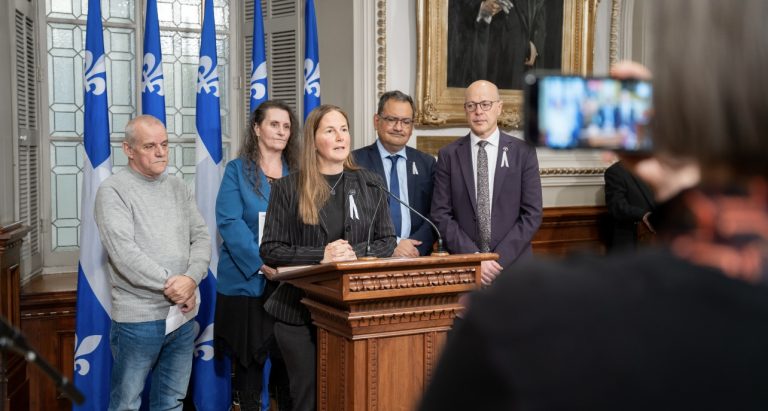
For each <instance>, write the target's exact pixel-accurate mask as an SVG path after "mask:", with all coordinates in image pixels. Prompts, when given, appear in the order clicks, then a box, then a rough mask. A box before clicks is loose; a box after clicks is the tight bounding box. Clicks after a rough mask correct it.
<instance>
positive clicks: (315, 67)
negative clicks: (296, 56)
mask: <svg viewBox="0 0 768 411" xmlns="http://www.w3.org/2000/svg"><path fill="white" fill-rule="evenodd" d="M304 10H305V11H304V35H305V39H304V120H305V121H306V120H307V116H309V112H310V111H312V110H313V109H314V108H315V107H317V106H319V105H320V52H319V50H318V48H317V22H316V21H315V4H314V2H313V0H307V4H306V7H305V9H304Z"/></svg>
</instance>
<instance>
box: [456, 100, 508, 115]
mask: <svg viewBox="0 0 768 411" xmlns="http://www.w3.org/2000/svg"><path fill="white" fill-rule="evenodd" d="M498 102H499V101H498V100H496V101H490V100H484V101H481V102H479V103H476V102H474V101H467V102H466V103H464V110H467V111H469V112H472V111H475V110H476V109H477V106H480V108H481V109H483V111H488V110H490V109H491V107H493V103H498Z"/></svg>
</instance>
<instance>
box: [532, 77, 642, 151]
mask: <svg viewBox="0 0 768 411" xmlns="http://www.w3.org/2000/svg"><path fill="white" fill-rule="evenodd" d="M651 99H652V90H651V84H650V83H649V82H647V81H641V80H616V79H612V78H607V77H578V76H533V75H530V76H528V77H526V133H525V134H526V138H527V139H528V140H529V141H531V142H532V143H534V144H535V145H538V146H545V147H549V148H554V149H572V148H591V149H595V148H602V149H612V150H622V151H650V150H651V149H652V147H651V138H650V135H649V130H648V124H649V121H650V117H651Z"/></svg>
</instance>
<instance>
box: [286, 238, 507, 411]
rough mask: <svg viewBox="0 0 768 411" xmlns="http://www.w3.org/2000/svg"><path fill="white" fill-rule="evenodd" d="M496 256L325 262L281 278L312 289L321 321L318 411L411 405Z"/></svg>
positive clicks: (311, 304) (312, 304) (312, 307)
mask: <svg viewBox="0 0 768 411" xmlns="http://www.w3.org/2000/svg"><path fill="white" fill-rule="evenodd" d="M495 259H498V255H497V254H492V253H488V254H462V255H449V256H443V257H419V258H383V259H375V260H358V261H351V262H343V263H332V264H320V265H314V266H309V267H304V268H300V269H295V270H292V271H286V270H285V269H281V270H280V272H279V274H277V276H276V277H275V279H279V280H282V281H288V282H290V283H291V284H293V285H295V286H296V287H299V288H301V289H303V290H305V291H306V292H307V294H308V296H307V297H306V298H304V299H303V300H302V302H303V303H304V304H305V305H306V306H307V307H308V308H309V311H310V312H311V313H312V321H313V323H314V324H315V325H316V326H317V328H318V329H317V409H318V410H332V411H338V410H379V409H380V410H411V409H413V408H414V407H415V406H416V405H417V402H418V401H419V399H420V398H421V395H422V393H423V392H424V389H425V387H426V384H427V382H428V381H429V379H430V375H431V372H432V369H433V368H434V366H435V364H436V362H437V360H438V354H439V352H440V350H441V348H442V346H443V343H444V342H445V339H446V333H447V331H448V330H449V329H450V328H451V325H452V324H453V319H454V317H455V316H456V313H457V312H459V311H460V310H461V309H462V307H461V305H460V304H459V303H458V299H459V295H460V294H462V293H465V292H467V291H471V290H473V289H475V288H477V287H478V286H479V284H480V262H481V261H483V260H495Z"/></svg>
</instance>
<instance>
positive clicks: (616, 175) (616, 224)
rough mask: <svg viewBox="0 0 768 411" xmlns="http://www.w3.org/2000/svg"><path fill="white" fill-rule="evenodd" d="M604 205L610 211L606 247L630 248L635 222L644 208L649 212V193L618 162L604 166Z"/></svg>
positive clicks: (634, 239) (634, 242) (634, 237)
mask: <svg viewBox="0 0 768 411" xmlns="http://www.w3.org/2000/svg"><path fill="white" fill-rule="evenodd" d="M605 205H606V207H607V208H608V213H609V214H610V215H611V220H612V229H611V233H612V236H611V241H610V243H609V245H610V248H612V249H615V248H627V247H629V248H634V247H636V245H637V224H638V223H640V221H642V219H643V216H644V215H645V213H647V212H649V211H650V212H653V210H654V208H655V203H654V200H653V193H651V190H650V188H648V186H647V185H645V183H643V182H642V181H640V180H638V179H637V177H635V176H634V175H632V173H630V172H629V171H627V169H626V168H624V167H623V166H622V165H621V163H620V162H617V163H614V164H613V165H611V166H610V167H608V168H607V169H606V170H605Z"/></svg>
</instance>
